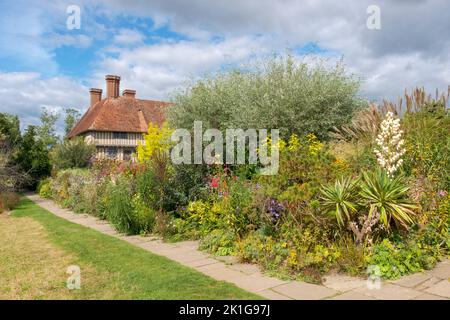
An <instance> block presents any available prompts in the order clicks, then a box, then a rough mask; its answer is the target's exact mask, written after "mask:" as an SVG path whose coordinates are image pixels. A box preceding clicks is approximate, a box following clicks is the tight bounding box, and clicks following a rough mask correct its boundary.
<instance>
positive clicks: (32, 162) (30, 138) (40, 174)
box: [16, 126, 51, 188]
mask: <svg viewBox="0 0 450 320" xmlns="http://www.w3.org/2000/svg"><path fill="white" fill-rule="evenodd" d="M16 162H17V164H18V166H19V168H20V169H21V170H22V172H26V173H28V174H29V175H30V177H31V181H30V185H29V186H30V187H32V188H34V187H36V184H37V183H38V181H39V180H40V179H41V178H44V177H47V176H48V175H49V174H50V169H51V166H50V160H49V154H48V150H47V148H46V146H45V144H44V142H43V141H42V140H40V139H39V138H38V136H37V129H36V127H35V126H29V127H28V128H27V130H26V131H25V134H24V135H23V138H22V142H21V143H20V146H19V151H18V153H17V160H16Z"/></svg>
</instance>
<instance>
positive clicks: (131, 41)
mask: <svg viewBox="0 0 450 320" xmlns="http://www.w3.org/2000/svg"><path fill="white" fill-rule="evenodd" d="M143 41H144V35H143V34H142V33H140V32H139V31H136V30H132V29H119V31H118V32H117V34H116V35H115V36H114V39H113V42H114V43H116V44H118V45H136V44H140V43H142V42H143Z"/></svg>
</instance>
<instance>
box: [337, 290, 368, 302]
mask: <svg viewBox="0 0 450 320" xmlns="http://www.w3.org/2000/svg"><path fill="white" fill-rule="evenodd" d="M330 300H376V299H375V298H373V297H369V296H366V295H365V294H362V293H359V292H355V291H348V292H345V293H343V294H340V295H337V296H334V297H332V298H330Z"/></svg>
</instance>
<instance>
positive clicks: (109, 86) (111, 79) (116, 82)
mask: <svg viewBox="0 0 450 320" xmlns="http://www.w3.org/2000/svg"><path fill="white" fill-rule="evenodd" d="M105 79H106V97H107V98H117V97H119V89H120V77H119V76H114V75H110V74H109V75H107V76H106V77H105Z"/></svg>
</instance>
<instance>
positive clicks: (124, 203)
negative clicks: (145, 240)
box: [106, 177, 136, 234]
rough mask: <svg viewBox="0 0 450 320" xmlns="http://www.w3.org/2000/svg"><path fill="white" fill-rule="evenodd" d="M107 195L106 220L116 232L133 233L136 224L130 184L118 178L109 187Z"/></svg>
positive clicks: (124, 179)
mask: <svg viewBox="0 0 450 320" xmlns="http://www.w3.org/2000/svg"><path fill="white" fill-rule="evenodd" d="M107 193H108V201H107V207H106V217H107V219H108V220H109V221H110V222H111V223H112V224H113V225H114V227H115V228H116V229H117V231H119V232H123V233H127V234H131V233H135V231H136V224H135V221H134V220H133V216H134V211H133V204H132V195H131V185H130V182H129V181H128V180H127V179H126V178H124V177H120V178H119V179H117V180H116V181H115V183H111V184H110V185H109V187H108V189H107Z"/></svg>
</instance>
